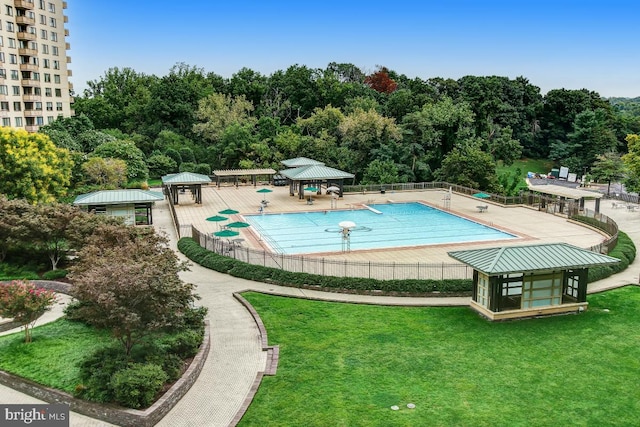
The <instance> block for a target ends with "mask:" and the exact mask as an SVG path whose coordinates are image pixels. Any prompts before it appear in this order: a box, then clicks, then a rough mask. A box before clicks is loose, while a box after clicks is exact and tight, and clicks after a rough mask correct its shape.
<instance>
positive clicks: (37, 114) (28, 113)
mask: <svg viewBox="0 0 640 427" xmlns="http://www.w3.org/2000/svg"><path fill="white" fill-rule="evenodd" d="M23 113H24V116H25V117H40V116H42V111H40V110H24V111H23Z"/></svg>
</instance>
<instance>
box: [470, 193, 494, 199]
mask: <svg viewBox="0 0 640 427" xmlns="http://www.w3.org/2000/svg"><path fill="white" fill-rule="evenodd" d="M473 197H477V198H478V199H490V198H491V194H487V193H476V194H474V195H473Z"/></svg>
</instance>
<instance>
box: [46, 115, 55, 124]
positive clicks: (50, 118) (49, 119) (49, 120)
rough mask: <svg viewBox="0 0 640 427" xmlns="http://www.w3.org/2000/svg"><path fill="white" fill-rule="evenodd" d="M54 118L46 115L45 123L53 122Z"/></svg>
mask: <svg viewBox="0 0 640 427" xmlns="http://www.w3.org/2000/svg"><path fill="white" fill-rule="evenodd" d="M54 120H55V118H54V117H53V116H47V123H48V124H51V123H53V121H54Z"/></svg>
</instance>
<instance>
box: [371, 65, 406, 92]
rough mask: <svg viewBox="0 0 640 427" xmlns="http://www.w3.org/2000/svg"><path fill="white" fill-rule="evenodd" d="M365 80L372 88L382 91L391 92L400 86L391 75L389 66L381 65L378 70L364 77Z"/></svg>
mask: <svg viewBox="0 0 640 427" xmlns="http://www.w3.org/2000/svg"><path fill="white" fill-rule="evenodd" d="M364 82H365V84H366V85H368V86H369V87H370V88H371V89H373V90H375V91H376V92H380V93H391V92H393V91H395V90H396V89H397V88H398V84H397V83H396V82H395V81H394V80H393V79H392V78H391V77H389V70H388V69H387V67H380V69H379V70H378V71H376V72H375V73H373V74H371V75H370V76H367V77H366V78H365V79H364Z"/></svg>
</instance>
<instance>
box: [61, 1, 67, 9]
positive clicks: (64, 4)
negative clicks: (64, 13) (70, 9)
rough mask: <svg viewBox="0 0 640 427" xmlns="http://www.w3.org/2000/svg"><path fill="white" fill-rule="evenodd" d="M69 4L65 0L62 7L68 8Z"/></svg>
mask: <svg viewBox="0 0 640 427" xmlns="http://www.w3.org/2000/svg"><path fill="white" fill-rule="evenodd" d="M67 6H68V5H67V2H66V1H63V2H62V8H63V9H66V8H67Z"/></svg>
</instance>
